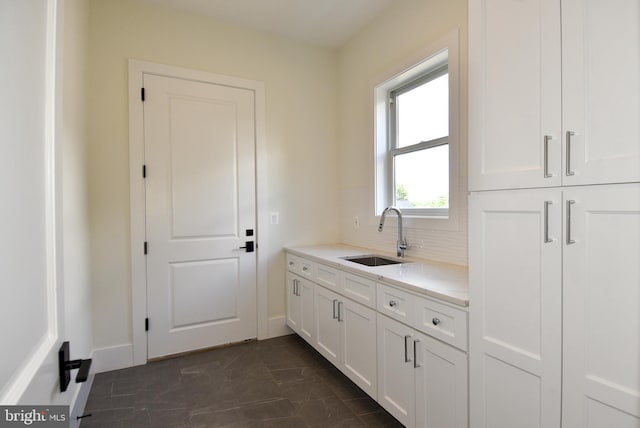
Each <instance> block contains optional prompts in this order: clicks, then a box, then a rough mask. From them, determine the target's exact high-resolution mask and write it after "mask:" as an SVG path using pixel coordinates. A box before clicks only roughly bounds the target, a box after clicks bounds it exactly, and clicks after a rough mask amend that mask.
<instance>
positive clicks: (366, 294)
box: [341, 272, 376, 308]
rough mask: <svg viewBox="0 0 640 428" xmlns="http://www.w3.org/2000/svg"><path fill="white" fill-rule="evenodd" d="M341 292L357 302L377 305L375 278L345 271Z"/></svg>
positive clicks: (372, 305) (371, 305)
mask: <svg viewBox="0 0 640 428" xmlns="http://www.w3.org/2000/svg"><path fill="white" fill-rule="evenodd" d="M341 282H342V287H341V288H342V290H341V293H342V294H343V295H344V296H345V297H348V298H350V299H352V300H355V301H356V302H359V303H362V304H363V305H366V306H369V307H370V308H375V307H376V283H375V281H373V280H370V279H367V278H363V277H361V276H358V275H353V274H350V273H346V272H344V273H343V275H342V281H341Z"/></svg>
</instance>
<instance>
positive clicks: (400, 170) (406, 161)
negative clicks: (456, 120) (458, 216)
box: [393, 144, 449, 208]
mask: <svg viewBox="0 0 640 428" xmlns="http://www.w3.org/2000/svg"><path fill="white" fill-rule="evenodd" d="M393 170H394V185H395V205H396V206H398V207H399V208H449V145H448V144H443V145H441V146H437V147H432V148H428V149H423V150H419V151H414V152H409V153H404V154H399V155H396V156H394V168H393Z"/></svg>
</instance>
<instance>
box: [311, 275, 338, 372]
mask: <svg viewBox="0 0 640 428" xmlns="http://www.w3.org/2000/svg"><path fill="white" fill-rule="evenodd" d="M340 297H341V296H339V295H338V294H336V293H334V292H333V291H329V290H327V289H326V288H324V287H320V286H317V287H316V289H315V305H316V313H315V317H316V320H315V321H316V322H315V327H316V346H315V348H316V349H317V350H318V352H320V353H321V354H322V355H323V356H324V357H325V358H326V359H327V360H329V361H330V362H331V364H333V365H334V366H336V367H340V356H341V355H340V323H339V322H338V309H339V308H338V306H339V305H338V303H339V302H340Z"/></svg>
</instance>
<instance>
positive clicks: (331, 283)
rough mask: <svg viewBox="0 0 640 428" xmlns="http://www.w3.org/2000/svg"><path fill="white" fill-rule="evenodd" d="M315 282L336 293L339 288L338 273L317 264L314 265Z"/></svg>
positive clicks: (335, 270)
mask: <svg viewBox="0 0 640 428" xmlns="http://www.w3.org/2000/svg"><path fill="white" fill-rule="evenodd" d="M316 282H317V283H318V284H320V285H322V286H324V287H327V288H330V289H332V290H336V291H337V290H339V288H340V271H339V270H337V269H334V268H332V267H329V266H325V265H322V264H319V263H318V264H316Z"/></svg>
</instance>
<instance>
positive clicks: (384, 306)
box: [377, 284, 416, 325]
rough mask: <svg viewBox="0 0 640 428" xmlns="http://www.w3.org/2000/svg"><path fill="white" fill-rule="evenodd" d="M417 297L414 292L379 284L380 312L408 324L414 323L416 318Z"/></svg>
mask: <svg viewBox="0 0 640 428" xmlns="http://www.w3.org/2000/svg"><path fill="white" fill-rule="evenodd" d="M415 299H416V296H414V295H413V294H409V293H406V292H404V291H402V290H399V289H397V288H394V287H389V286H387V285H384V284H378V306H377V308H378V312H380V313H382V314H385V315H388V316H390V317H391V318H394V319H396V320H398V321H400V322H403V323H405V324H407V325H412V324H413V320H414V319H415V318H416V310H415V306H414V303H415Z"/></svg>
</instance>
